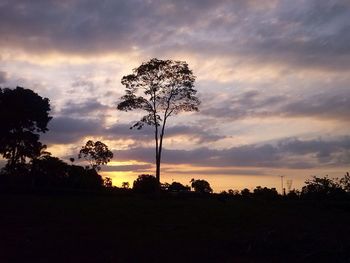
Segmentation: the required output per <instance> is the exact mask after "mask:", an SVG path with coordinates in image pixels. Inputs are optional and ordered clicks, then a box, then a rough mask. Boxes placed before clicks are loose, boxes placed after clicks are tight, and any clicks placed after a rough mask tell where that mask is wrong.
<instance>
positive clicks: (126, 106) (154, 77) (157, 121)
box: [117, 58, 200, 182]
mask: <svg viewBox="0 0 350 263" xmlns="http://www.w3.org/2000/svg"><path fill="white" fill-rule="evenodd" d="M194 81H195V76H194V75H193V73H192V71H191V70H190V69H189V67H188V64H187V63H186V62H184V61H173V60H159V59H156V58H153V59H151V60H150V61H148V62H144V63H142V65H141V66H139V67H138V68H135V69H134V70H133V73H132V74H130V75H127V76H124V77H123V78H122V80H121V83H122V84H123V85H124V86H125V88H126V90H125V95H124V96H123V97H122V98H121V102H120V103H119V104H118V107H117V108H118V110H122V111H131V110H143V111H145V112H146V114H145V115H144V116H143V117H141V119H140V120H139V121H137V122H136V123H134V125H133V126H132V128H137V129H141V128H142V127H143V126H144V125H145V124H146V125H150V126H154V128H155V131H154V132H155V143H156V178H157V180H158V182H160V162H161V155H162V146H163V138H164V134H165V126H166V123H167V120H168V118H169V117H170V116H172V115H176V114H178V113H180V112H189V111H198V107H199V104H200V101H199V99H198V98H197V97H196V93H197V91H196V90H195V89H194Z"/></svg>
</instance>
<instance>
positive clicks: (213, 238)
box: [0, 194, 350, 263]
mask: <svg viewBox="0 0 350 263" xmlns="http://www.w3.org/2000/svg"><path fill="white" fill-rule="evenodd" d="M0 214H1V216H0V238H1V239H0V240H1V241H0V242H1V244H0V262H38V263H39V262H75V263H76V262H350V204H349V203H346V202H344V203H342V202H338V203H314V202H291V201H288V202H287V201H275V202H263V201H261V202H258V201H249V200H246V201H244V200H227V201H223V200H219V199H217V198H194V197H191V198H189V197H186V198H181V197H163V198H159V197H158V198H157V197H153V198H152V197H141V196H133V195H88V194H80V195H72V194H70V195H67V194H65V195H63V194H56V195H52V194H50V195H49V194H41V195H39V194H35V195H34V194H17V195H13V194H1V195H0Z"/></svg>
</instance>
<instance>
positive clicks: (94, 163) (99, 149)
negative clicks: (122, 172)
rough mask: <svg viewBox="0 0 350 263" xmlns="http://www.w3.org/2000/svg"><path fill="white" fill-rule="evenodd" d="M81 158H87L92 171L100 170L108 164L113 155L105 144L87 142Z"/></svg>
mask: <svg viewBox="0 0 350 263" xmlns="http://www.w3.org/2000/svg"><path fill="white" fill-rule="evenodd" d="M78 157H79V159H80V158H82V157H83V158H85V160H87V161H88V162H89V164H90V167H91V169H94V170H100V169H101V165H104V164H107V163H109V162H110V161H111V159H112V158H113V153H112V152H111V151H110V150H109V149H108V146H107V145H106V144H104V143H103V142H100V141H97V142H94V141H91V140H89V141H87V142H86V144H85V146H83V147H82V148H81V150H80V152H79V155H78Z"/></svg>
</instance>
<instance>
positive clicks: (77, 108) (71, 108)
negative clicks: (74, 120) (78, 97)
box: [59, 100, 112, 117]
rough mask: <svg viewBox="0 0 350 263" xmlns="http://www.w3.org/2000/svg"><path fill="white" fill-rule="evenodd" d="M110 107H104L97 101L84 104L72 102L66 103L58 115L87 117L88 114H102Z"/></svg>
mask: <svg viewBox="0 0 350 263" xmlns="http://www.w3.org/2000/svg"><path fill="white" fill-rule="evenodd" d="M111 108H112V107H110V106H107V105H104V104H102V103H100V102H98V101H97V100H87V101H84V102H74V101H68V102H67V103H66V104H65V105H64V106H63V108H62V109H61V111H60V112H59V114H60V115H63V116H66V115H80V116H84V117H85V116H89V115H90V114H94V113H98V112H102V113H103V112H104V111H106V110H108V109H111Z"/></svg>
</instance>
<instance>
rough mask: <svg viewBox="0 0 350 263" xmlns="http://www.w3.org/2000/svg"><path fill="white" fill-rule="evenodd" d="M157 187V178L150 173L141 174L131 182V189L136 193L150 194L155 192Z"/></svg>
mask: <svg viewBox="0 0 350 263" xmlns="http://www.w3.org/2000/svg"><path fill="white" fill-rule="evenodd" d="M158 187H159V184H158V181H157V179H156V178H155V177H154V176H153V175H150V174H141V175H139V176H138V177H137V179H136V180H135V181H134V184H133V187H132V188H133V190H134V191H135V192H136V193H142V194H150V193H155V192H156V191H157V189H158Z"/></svg>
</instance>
